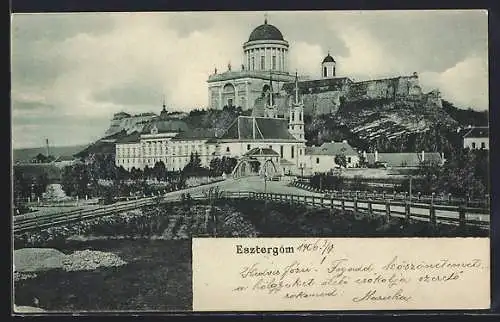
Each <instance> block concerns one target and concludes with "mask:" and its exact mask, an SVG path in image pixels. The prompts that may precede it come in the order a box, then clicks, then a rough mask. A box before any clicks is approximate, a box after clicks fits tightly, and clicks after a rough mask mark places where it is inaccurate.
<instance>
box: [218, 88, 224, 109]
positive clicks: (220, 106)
mask: <svg viewBox="0 0 500 322" xmlns="http://www.w3.org/2000/svg"><path fill="white" fill-rule="evenodd" d="M223 106H224V105H223V104H222V85H221V86H219V107H218V109H219V110H222V107H223Z"/></svg>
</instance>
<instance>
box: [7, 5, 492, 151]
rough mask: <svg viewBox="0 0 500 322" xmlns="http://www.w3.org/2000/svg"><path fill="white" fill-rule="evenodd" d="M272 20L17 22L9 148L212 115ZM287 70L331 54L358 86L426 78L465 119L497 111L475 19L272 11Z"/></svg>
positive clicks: (454, 14) (130, 17) (470, 13)
mask: <svg viewBox="0 0 500 322" xmlns="http://www.w3.org/2000/svg"><path fill="white" fill-rule="evenodd" d="M264 16H265V13H264V12H213V11H212V12H196V13H194V12H168V13H167V12H155V13H145V12H143V13H57V14H56V13H43V14H14V15H13V16H12V18H11V23H12V28H11V30H12V35H11V44H12V45H11V102H12V113H11V115H12V146H13V148H21V147H38V146H43V145H44V143H45V138H48V139H49V141H50V142H51V144H53V145H60V146H62V145H72V144H87V143H90V142H92V141H94V140H96V139H98V138H100V137H102V135H103V134H104V132H105V130H106V129H107V127H108V125H109V122H110V120H111V118H112V117H113V114H114V113H117V112H120V111H124V112H127V113H142V112H156V113H159V112H160V110H161V105H162V100H163V97H165V100H166V103H167V107H168V108H169V109H171V110H178V111H189V110H191V109H194V108H204V107H206V105H207V101H208V88H207V83H206V80H207V78H208V76H209V75H210V74H212V73H213V71H214V68H215V67H217V69H218V70H219V71H225V70H227V65H228V63H231V65H232V66H233V70H234V69H236V68H239V66H240V65H241V64H242V63H243V61H242V58H243V49H242V45H243V43H244V42H245V41H247V40H248V37H249V35H250V33H251V31H252V30H253V29H254V28H255V27H257V26H258V25H260V24H262V23H263V22H264ZM267 16H268V22H269V23H270V24H272V25H274V26H276V27H277V28H278V29H280V30H281V32H282V33H283V36H284V38H285V40H287V41H288V42H289V43H290V49H289V59H290V71H291V72H292V73H294V72H295V71H296V70H297V71H298V73H299V74H300V75H308V76H309V77H311V78H319V76H320V64H321V61H322V60H323V58H324V57H325V56H326V54H327V53H328V52H330V54H331V55H332V56H333V57H334V58H335V60H336V61H337V76H347V77H350V78H351V79H353V80H355V81H360V80H367V79H374V78H380V77H392V76H399V75H410V74H412V73H413V72H418V74H419V77H420V83H421V86H422V87H423V89H424V91H429V90H432V89H435V88H436V89H439V90H440V91H441V93H442V97H443V98H444V99H446V100H449V101H451V102H453V103H454V104H455V105H456V106H458V107H461V108H472V109H475V110H487V109H488V22H487V21H488V19H487V12H486V11H482V10H467V11H464V10H462V11H449V10H440V11H309V12H308V11H303V12H300V11H289V12H285V11H281V12H277V11H270V12H267Z"/></svg>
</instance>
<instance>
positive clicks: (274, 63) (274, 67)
mask: <svg viewBox="0 0 500 322" xmlns="http://www.w3.org/2000/svg"><path fill="white" fill-rule="evenodd" d="M272 68H273V70H274V69H276V56H273V67H272Z"/></svg>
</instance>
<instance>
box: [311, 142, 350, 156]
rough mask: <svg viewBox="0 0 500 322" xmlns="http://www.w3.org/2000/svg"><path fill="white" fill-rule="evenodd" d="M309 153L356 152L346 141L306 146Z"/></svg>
mask: <svg viewBox="0 0 500 322" xmlns="http://www.w3.org/2000/svg"><path fill="white" fill-rule="evenodd" d="M306 154H309V155H332V156H333V155H339V154H343V155H357V154H358V152H356V150H354V149H353V147H352V146H350V145H349V143H347V142H325V143H323V144H322V145H321V146H310V147H306Z"/></svg>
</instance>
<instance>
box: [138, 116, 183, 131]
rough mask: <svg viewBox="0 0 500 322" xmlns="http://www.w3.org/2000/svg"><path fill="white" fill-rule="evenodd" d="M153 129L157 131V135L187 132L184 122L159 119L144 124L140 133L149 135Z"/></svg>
mask: <svg viewBox="0 0 500 322" xmlns="http://www.w3.org/2000/svg"><path fill="white" fill-rule="evenodd" d="M154 127H156V129H158V133H172V132H186V131H188V130H189V128H188V126H187V124H186V122H184V121H180V120H161V119H159V120H155V121H153V122H150V123H148V124H146V125H145V126H144V128H143V129H142V133H143V134H150V133H151V130H152V129H153V128H154Z"/></svg>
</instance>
